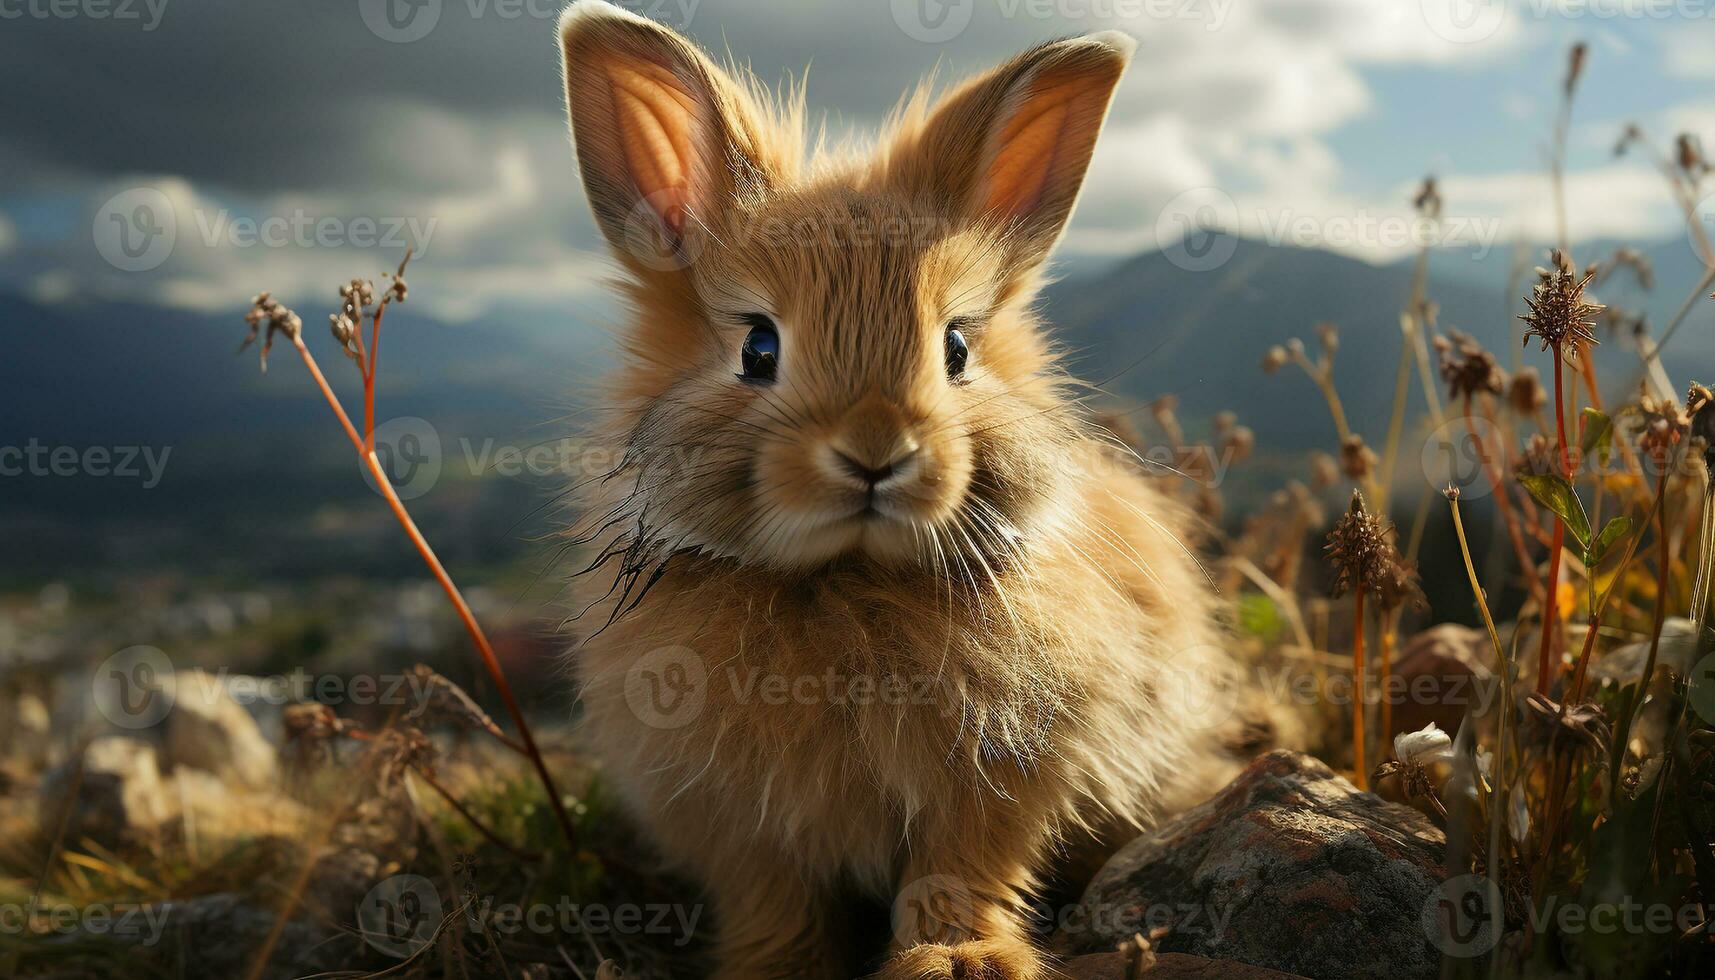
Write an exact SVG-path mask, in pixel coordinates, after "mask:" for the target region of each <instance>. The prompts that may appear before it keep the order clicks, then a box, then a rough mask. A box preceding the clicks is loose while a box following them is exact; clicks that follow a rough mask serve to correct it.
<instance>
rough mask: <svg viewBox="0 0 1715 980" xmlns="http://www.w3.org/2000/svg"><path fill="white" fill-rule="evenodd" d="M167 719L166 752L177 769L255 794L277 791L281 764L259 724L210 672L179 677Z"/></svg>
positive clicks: (176, 676) (184, 674) (182, 672)
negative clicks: (253, 790)
mask: <svg viewBox="0 0 1715 980" xmlns="http://www.w3.org/2000/svg"><path fill="white" fill-rule="evenodd" d="M175 691H176V693H175V699H174V701H173V708H172V711H170V712H168V714H167V736H166V752H167V758H168V760H169V761H170V762H171V763H172V764H173V765H174V766H187V767H189V768H192V769H201V770H203V771H204V772H211V773H214V774H215V775H217V776H220V777H221V778H222V779H230V780H235V781H237V782H239V783H242V784H243V785H245V786H249V787H252V788H263V787H268V786H273V785H274V784H275V783H276V781H277V780H278V778H279V770H280V763H279V759H278V758H277V757H276V755H275V752H274V747H273V746H272V745H270V744H269V743H268V740H267V739H266V738H263V737H262V732H261V730H260V729H259V728H258V727H257V725H256V721H255V719H253V718H252V717H251V716H250V713H249V712H248V711H246V710H245V709H244V708H243V707H242V706H241V705H239V703H238V702H237V701H235V700H233V697H232V695H231V694H230V693H228V691H227V688H226V683H225V682H224V680H223V679H222V678H219V677H216V676H214V675H213V674H210V673H208V672H206V671H201V670H189V671H180V672H179V673H178V674H177V675H175Z"/></svg>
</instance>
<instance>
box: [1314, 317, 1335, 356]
mask: <svg viewBox="0 0 1715 980" xmlns="http://www.w3.org/2000/svg"><path fill="white" fill-rule="evenodd" d="M1316 339H1317V341H1318V342H1319V343H1320V344H1321V345H1322V352H1323V353H1324V354H1327V355H1328V356H1329V357H1333V356H1334V355H1335V354H1337V353H1339V352H1340V328H1339V327H1337V326H1335V325H1334V324H1332V323H1328V322H1322V323H1318V324H1316Z"/></svg>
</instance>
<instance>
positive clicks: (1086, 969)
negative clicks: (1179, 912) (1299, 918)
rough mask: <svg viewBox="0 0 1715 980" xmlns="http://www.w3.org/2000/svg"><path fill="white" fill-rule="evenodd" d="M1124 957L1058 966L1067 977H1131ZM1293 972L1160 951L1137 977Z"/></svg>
mask: <svg viewBox="0 0 1715 980" xmlns="http://www.w3.org/2000/svg"><path fill="white" fill-rule="evenodd" d="M1125 968H1126V962H1125V957H1124V956H1121V955H1120V954H1119V953H1096V954H1092V955H1090V956H1079V957H1077V958H1076V959H1073V960H1070V961H1068V962H1066V963H1064V964H1062V965H1061V966H1060V972H1061V973H1062V974H1063V975H1065V976H1066V977H1068V978H1070V980H1131V978H1129V977H1127V976H1126V973H1125ZM1292 978H1293V974H1290V973H1281V972H1279V971H1277V970H1267V969H1264V968H1262V967H1260V966H1250V965H1248V964H1245V963H1235V962H1233V961H1232V960H1212V959H1209V958H1208V957H1206V956H1192V955H1190V954H1188V953H1159V954H1157V955H1156V957H1155V966H1154V967H1153V968H1152V969H1150V970H1149V971H1148V972H1146V973H1144V974H1142V975H1141V976H1140V977H1139V978H1138V980H1292Z"/></svg>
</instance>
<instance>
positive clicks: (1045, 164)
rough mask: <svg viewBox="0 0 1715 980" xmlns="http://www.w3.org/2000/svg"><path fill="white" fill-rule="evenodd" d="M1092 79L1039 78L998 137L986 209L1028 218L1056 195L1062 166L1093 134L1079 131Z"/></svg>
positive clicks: (987, 182)
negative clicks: (1082, 104) (1082, 103)
mask: <svg viewBox="0 0 1715 980" xmlns="http://www.w3.org/2000/svg"><path fill="white" fill-rule="evenodd" d="M1089 88H1090V86H1089V84H1088V82H1087V80H1086V81H1085V82H1084V83H1082V84H1080V81H1079V80H1078V79H1076V78H1063V79H1061V80H1059V81H1055V80H1053V79H1048V78H1043V79H1037V80H1036V81H1035V82H1034V83H1032V85H1031V86H1030V93H1029V95H1028V96H1026V98H1025V99H1024V101H1023V102H1022V104H1020V105H1019V107H1018V109H1017V110H1016V111H1014V112H1013V114H1012V116H1011V118H1009V119H1008V120H1007V121H1006V124H1005V125H1004V126H1002V127H1001V130H1000V132H998V133H997V134H996V135H995V145H996V147H997V149H996V150H995V155H994V159H993V160H992V161H990V162H989V168H988V173H987V175H986V177H985V179H984V181H983V190H984V198H983V207H984V209H985V210H986V211H989V212H991V213H997V214H1002V215H1008V216H1014V217H1024V216H1026V215H1028V214H1029V213H1030V212H1031V211H1033V210H1035V209H1036V207H1037V206H1038V205H1040V204H1041V203H1042V201H1043V199H1044V198H1045V197H1047V196H1049V195H1051V194H1053V193H1055V189H1054V187H1053V186H1052V185H1053V184H1054V183H1055V178H1056V177H1057V176H1058V170H1059V169H1060V163H1061V161H1062V159H1063V158H1065V156H1066V155H1067V152H1068V151H1070V152H1071V153H1073V154H1075V153H1077V152H1078V150H1079V149H1080V148H1081V146H1082V143H1083V142H1084V141H1085V140H1087V139H1089V138H1090V137H1092V136H1093V135H1094V134H1091V133H1080V132H1078V131H1077V126H1078V125H1079V117H1080V115H1087V114H1081V113H1080V112H1079V111H1078V110H1079V108H1080V107H1079V105H1078V101H1079V99H1080V98H1081V97H1082V96H1085V95H1087V94H1089V91H1088V90H1089Z"/></svg>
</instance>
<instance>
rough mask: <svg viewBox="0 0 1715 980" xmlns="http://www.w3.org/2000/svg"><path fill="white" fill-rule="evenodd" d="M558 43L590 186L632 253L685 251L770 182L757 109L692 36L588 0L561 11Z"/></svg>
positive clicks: (606, 226)
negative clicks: (695, 238)
mask: <svg viewBox="0 0 1715 980" xmlns="http://www.w3.org/2000/svg"><path fill="white" fill-rule="evenodd" d="M560 49H561V53H562V55H563V57H564V67H565V76H566V108H567V112H568V114H569V115H570V117H571V126H572V140H573V142H574V143H575V144H576V146H577V154H578V166H579V169H580V170H582V172H583V180H584V191H585V193H586V194H587V195H588V197H589V201H590V207H591V209H592V210H593V211H594V212H595V218H596V222H597V224H599V225H600V226H601V230H602V233H603V234H604V235H606V236H607V240H608V242H609V243H610V244H612V245H613V246H614V248H615V249H616V250H618V252H619V253H620V254H621V256H622V257H624V256H631V257H635V258H641V257H643V256H644V255H645V254H648V255H650V256H659V255H662V254H663V253H664V252H666V253H672V254H680V253H682V252H683V250H684V248H685V243H686V239H687V238H688V237H690V236H694V235H696V234H697V233H698V232H699V231H700V229H702V228H706V227H711V226H718V224H719V221H720V218H721V217H722V214H723V213H724V211H725V209H726V208H728V207H730V206H731V203H732V202H733V201H734V200H736V199H737V198H738V197H739V196H741V195H748V194H755V193H759V192H761V191H762V190H765V189H766V187H767V184H768V177H767V174H766V173H765V172H764V166H763V164H762V162H761V161H762V159H763V154H762V152H761V150H762V148H761V145H760V140H759V134H760V132H761V129H760V127H759V126H758V125H757V120H758V115H757V112H756V110H755V109H754V107H753V106H752V105H751V104H750V100H749V99H748V98H747V97H746V96H745V93H744V91H743V89H742V88H740V87H739V86H738V85H737V84H735V83H734V82H733V81H732V80H731V79H730V78H728V77H727V75H726V74H725V73H724V72H722V71H721V70H720V69H719V68H718V67H716V66H715V65H714V64H712V63H711V62H710V61H709V60H708V59H707V58H706V57H704V56H703V54H702V53H701V52H699V51H698V50H697V49H696V47H695V46H694V45H692V44H691V43H690V42H689V41H687V40H686V39H685V38H683V37H681V36H680V35H679V34H677V33H675V32H674V31H672V30H671V29H669V28H666V27H663V26H662V25H660V24H657V23H655V22H654V21H651V20H647V19H645V18H643V17H639V16H637V15H636V14H633V13H630V12H628V11H626V10H623V9H621V8H619V7H616V6H614V5H612V4H609V3H605V2H602V0H579V2H577V3H574V4H573V5H572V6H570V7H568V8H567V9H566V12H565V13H564V14H562V15H561V16H560ZM640 236H641V238H640ZM644 250H646V252H645V251H644Z"/></svg>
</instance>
